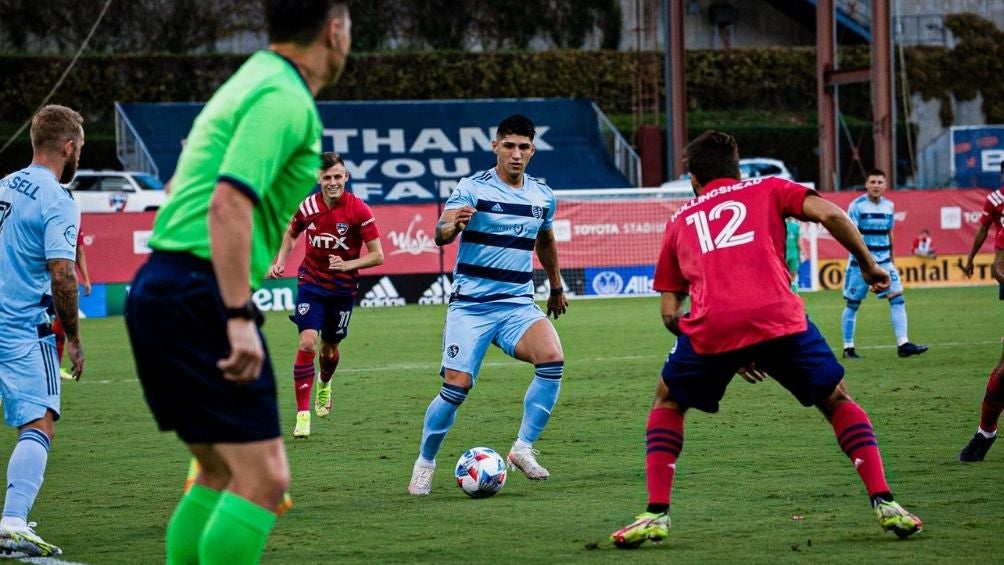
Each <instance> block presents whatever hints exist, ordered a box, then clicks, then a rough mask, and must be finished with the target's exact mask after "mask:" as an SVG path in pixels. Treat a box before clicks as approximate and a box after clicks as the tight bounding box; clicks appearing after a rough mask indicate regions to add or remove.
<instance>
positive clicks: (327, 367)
mask: <svg viewBox="0 0 1004 565" xmlns="http://www.w3.org/2000/svg"><path fill="white" fill-rule="evenodd" d="M340 358H341V355H339V353H338V350H337V349H336V350H335V354H334V355H332V356H331V357H325V356H324V355H321V359H320V361H318V363H317V364H318V365H320V368H321V374H320V375H319V377H320V379H321V382H322V383H326V382H329V381H330V380H331V377H332V376H333V375H334V374H335V369H337V368H338V360H339V359H340Z"/></svg>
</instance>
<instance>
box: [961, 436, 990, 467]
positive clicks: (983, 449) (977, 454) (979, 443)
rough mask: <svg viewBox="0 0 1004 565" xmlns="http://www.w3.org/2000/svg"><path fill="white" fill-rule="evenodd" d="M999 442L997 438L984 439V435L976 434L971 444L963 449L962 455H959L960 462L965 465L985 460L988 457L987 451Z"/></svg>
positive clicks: (970, 441)
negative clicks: (995, 442)
mask: <svg viewBox="0 0 1004 565" xmlns="http://www.w3.org/2000/svg"><path fill="white" fill-rule="evenodd" d="M996 440H997V436H994V437H983V434H981V433H980V432H976V435H974V436H973V439H971V440H969V443H967V444H966V446H965V447H964V448H962V453H959V461H962V462H963V463H976V462H978V461H983V458H984V457H986V456H987V450H989V449H990V446H991V445H993V444H994V441H996Z"/></svg>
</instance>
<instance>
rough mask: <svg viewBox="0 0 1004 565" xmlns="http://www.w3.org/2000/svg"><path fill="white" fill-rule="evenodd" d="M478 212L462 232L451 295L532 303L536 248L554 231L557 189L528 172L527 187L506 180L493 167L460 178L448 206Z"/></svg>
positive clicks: (491, 300) (482, 299) (488, 300)
mask: <svg viewBox="0 0 1004 565" xmlns="http://www.w3.org/2000/svg"><path fill="white" fill-rule="evenodd" d="M463 206H472V207H473V208H474V209H476V210H477V212H475V214H474V216H473V217H472V218H471V222H470V223H469V224H468V225H467V229H465V230H464V231H463V232H462V233H461V235H460V250H459V251H458V252H457V264H456V266H455V267H454V269H453V294H454V297H455V298H456V299H458V300H464V301H469V302H495V301H504V302H515V303H526V304H530V303H532V302H533V249H534V244H535V243H536V240H537V234H538V233H539V232H540V231H542V230H543V231H547V230H550V229H551V224H552V222H553V220H554V210H555V199H554V193H553V192H552V191H551V189H550V187H548V186H547V185H546V184H544V183H543V182H541V181H539V180H537V179H535V178H533V177H531V176H529V175H526V174H524V175H523V187H522V188H513V187H511V186H509V185H507V184H505V183H504V182H503V181H502V180H501V179H500V178H499V177H498V172H497V171H496V170H495V168H494V167H493V168H491V169H489V170H487V171H481V172H479V173H477V174H474V175H472V176H469V177H466V178H464V179H461V181H460V183H459V184H458V185H457V188H455V189H454V190H453V194H451V195H450V198H449V200H447V201H446V206H445V209H447V210H450V209H456V208H461V207H463Z"/></svg>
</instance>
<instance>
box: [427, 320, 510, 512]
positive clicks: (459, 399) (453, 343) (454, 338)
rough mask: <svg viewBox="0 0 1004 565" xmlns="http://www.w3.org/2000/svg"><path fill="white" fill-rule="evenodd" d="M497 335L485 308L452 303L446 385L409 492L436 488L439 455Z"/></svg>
mask: <svg viewBox="0 0 1004 565" xmlns="http://www.w3.org/2000/svg"><path fill="white" fill-rule="evenodd" d="M494 333H495V320H494V318H492V317H491V315H490V314H489V311H488V310H487V309H486V307H485V306H484V305H480V304H478V305H464V304H460V303H456V302H455V303H453V304H450V306H449V308H448V309H447V312H446V326H445V327H444V329H443V357H442V364H443V368H442V371H441V375H442V377H443V384H442V385H441V387H440V389H439V394H437V395H436V396H435V397H434V398H433V399H432V402H430V403H429V407H428V408H426V410H425V418H424V420H423V422H422V441H421V443H420V444H419V455H418V458H417V459H416V460H415V465H414V466H413V467H412V472H411V481H410V482H409V483H408V492H409V493H410V494H413V495H416V496H425V495H427V494H429V492H430V491H431V489H432V473H433V471H435V469H436V455H437V454H438V453H439V448H440V447H441V446H442V444H443V440H444V439H445V438H446V434H447V433H448V432H449V431H450V428H451V427H453V422H454V420H456V417H457V411H458V410H459V409H460V405H461V404H463V403H464V400H466V399H467V393H468V391H470V389H471V387H472V386H474V380H475V379H476V378H477V375H478V371H479V370H480V368H481V360H482V359H483V358H484V356H485V351H486V350H487V349H488V345H489V344H490V343H491V339H492V336H493V335H494Z"/></svg>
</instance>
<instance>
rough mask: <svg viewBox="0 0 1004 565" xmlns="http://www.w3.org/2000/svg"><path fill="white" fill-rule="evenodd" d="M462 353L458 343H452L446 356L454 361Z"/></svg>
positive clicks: (448, 346)
mask: <svg viewBox="0 0 1004 565" xmlns="http://www.w3.org/2000/svg"><path fill="white" fill-rule="evenodd" d="M459 353H460V346H459V345H457V344H456V343H451V344H450V345H447V346H446V356H447V357H449V358H450V359H453V358H454V357H456V356H457V355H458V354H459Z"/></svg>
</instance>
